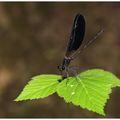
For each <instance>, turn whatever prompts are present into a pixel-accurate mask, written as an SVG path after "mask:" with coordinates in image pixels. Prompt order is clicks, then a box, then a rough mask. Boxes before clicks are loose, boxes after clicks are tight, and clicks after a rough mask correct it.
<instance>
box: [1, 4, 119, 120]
mask: <svg viewBox="0 0 120 120" xmlns="http://www.w3.org/2000/svg"><path fill="white" fill-rule="evenodd" d="M76 13H81V14H83V15H84V16H85V18H86V35H85V40H89V39H91V38H92V37H93V36H94V34H95V33H96V32H97V31H98V30H99V29H101V28H104V29H105V32H104V34H103V35H101V37H100V38H99V39H97V40H96V41H95V42H94V43H93V44H92V45H90V46H89V47H88V48H87V49H86V50H85V51H83V53H82V54H81V55H80V57H79V58H78V59H76V60H75V61H74V62H73V64H75V65H77V66H79V68H80V72H81V71H83V70H86V69H88V68H103V69H106V70H108V71H111V72H113V73H114V74H116V75H117V76H118V77H120V67H119V61H120V52H119V51H120V47H119V45H120V42H119V38H120V34H119V28H120V24H119V19H120V14H119V13H120V3H117V2H116V3H112V2H111V3H110V2H107V3H105V2H91V3H90V2H79V3H78V2H75V3H74V2H71V3H69V2H61V3H59V2H51V3H49V2H45V3H44V2H38V3H33V2H24V3H22V2H21V3H17V2H16V3H14V2H11V3H10V2H8V3H4V2H3V3H2V2H1V3H0V98H1V99H0V106H1V107H0V117H29V118H30V117H52V118H53V117H100V116H98V115H96V114H94V113H92V112H89V111H87V110H83V109H80V108H79V107H74V106H73V105H69V106H68V105H66V104H65V103H64V102H63V100H62V99H60V98H59V97H58V96H56V95H53V96H50V97H48V98H45V99H43V100H33V101H28V102H21V103H16V102H15V101H13V100H14V99H15V98H16V96H18V94H19V93H20V91H21V90H22V88H23V86H24V85H25V84H26V83H27V82H28V80H29V79H30V78H31V77H32V76H35V75H39V74H43V73H46V74H47V73H51V74H55V73H59V71H58V70H57V65H59V64H60V63H61V61H62V58H63V55H64V50H65V46H66V44H67V41H68V39H69V34H70V32H71V27H72V22H73V18H74V16H75V14H76ZM119 94H120V90H119V89H113V94H112V95H111V99H110V101H109V103H108V104H107V106H106V111H107V116H106V117H110V118H111V117H120V102H119V101H120V96H119ZM58 108H59V109H58Z"/></svg>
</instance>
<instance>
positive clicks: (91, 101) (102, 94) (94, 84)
mask: <svg viewBox="0 0 120 120" xmlns="http://www.w3.org/2000/svg"><path fill="white" fill-rule="evenodd" d="M115 86H120V80H119V79H118V78H117V77H116V76H115V75H113V74H112V73H110V72H107V71H104V70H100V69H92V70H87V71H85V72H82V73H81V74H79V75H78V76H76V77H69V78H67V79H65V80H63V81H62V82H61V83H60V84H59V85H58V86H57V93H58V95H59V96H61V97H63V98H64V100H65V101H66V102H68V103H70V102H71V103H73V104H74V105H77V106H81V107H82V108H86V109H88V110H90V111H93V112H96V113H98V114H101V115H105V113H104V106H105V104H106V102H107V99H109V94H110V93H111V88H112V87H115Z"/></svg>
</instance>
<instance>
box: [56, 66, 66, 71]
mask: <svg viewBox="0 0 120 120" xmlns="http://www.w3.org/2000/svg"><path fill="white" fill-rule="evenodd" d="M57 68H58V70H59V71H63V70H65V66H63V65H59V66H57Z"/></svg>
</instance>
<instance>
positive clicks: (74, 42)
mask: <svg viewBox="0 0 120 120" xmlns="http://www.w3.org/2000/svg"><path fill="white" fill-rule="evenodd" d="M84 35H85V19H84V17H83V16H82V15H80V14H77V15H76V17H75V19H74V23H73V27H72V32H71V35H70V40H69V42H68V46H67V51H66V56H69V55H70V53H72V52H73V51H76V50H77V49H78V48H79V47H80V45H81V44H82V41H83V38H84Z"/></svg>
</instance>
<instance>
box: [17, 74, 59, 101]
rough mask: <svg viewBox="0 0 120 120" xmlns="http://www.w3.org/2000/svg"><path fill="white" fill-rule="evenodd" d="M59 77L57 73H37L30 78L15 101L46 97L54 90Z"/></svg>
mask: <svg viewBox="0 0 120 120" xmlns="http://www.w3.org/2000/svg"><path fill="white" fill-rule="evenodd" d="M59 79H61V76H59V75H39V76H35V77H33V78H32V80H31V81H30V82H29V83H28V84H27V85H26V86H25V88H24V89H23V91H22V92H21V94H20V95H19V96H18V97H17V98H16V99H15V101H21V100H27V99H30V100H31V99H38V98H44V97H47V96H49V95H51V94H53V93H54V92H56V87H57V85H58V84H59V82H58V80H59Z"/></svg>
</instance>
